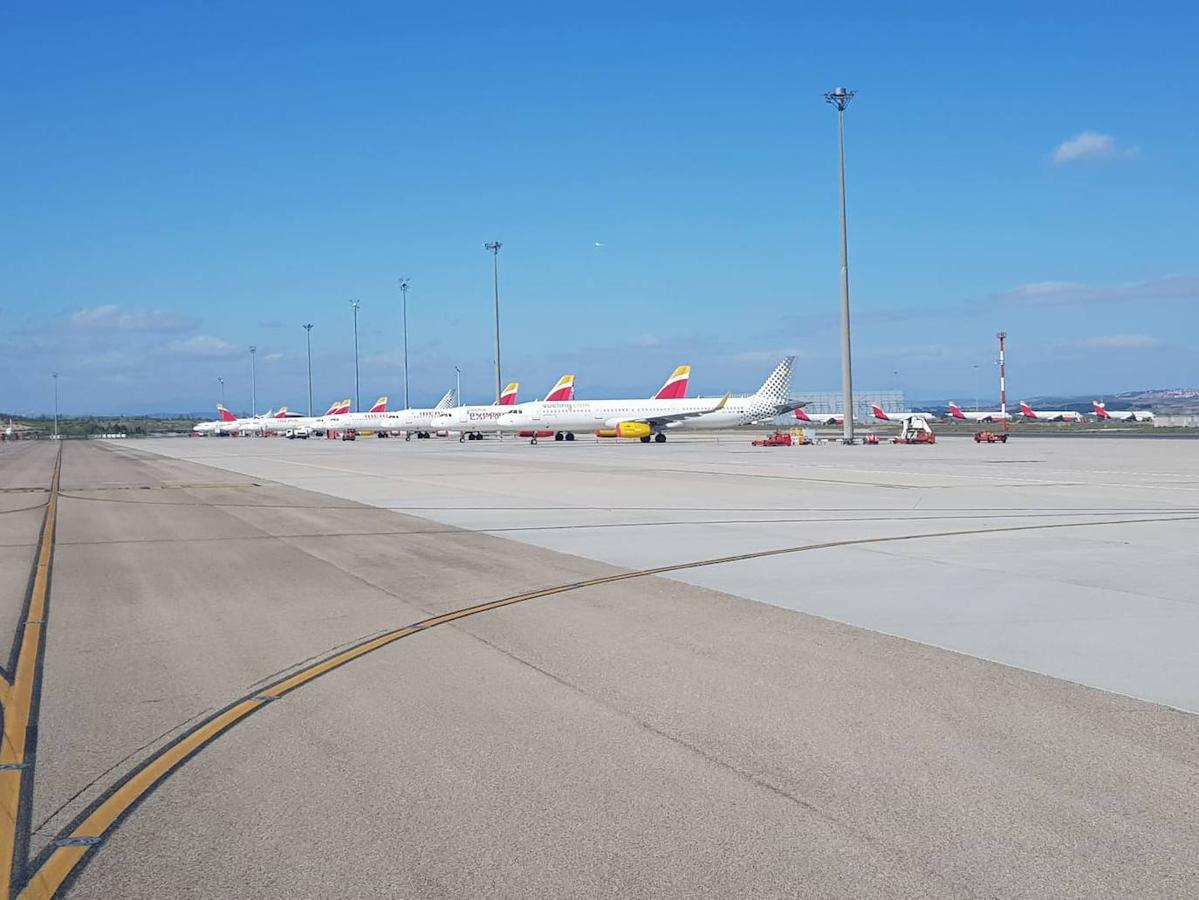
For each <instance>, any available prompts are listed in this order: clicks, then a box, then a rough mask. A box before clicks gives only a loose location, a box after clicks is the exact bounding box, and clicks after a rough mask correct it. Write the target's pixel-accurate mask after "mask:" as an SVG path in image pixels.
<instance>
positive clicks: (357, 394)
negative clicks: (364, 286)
mask: <svg viewBox="0 0 1199 900" xmlns="http://www.w3.org/2000/svg"><path fill="white" fill-rule="evenodd" d="M349 303H350V307H351V308H352V309H353V310H354V412H358V411H359V410H361V409H362V391H361V390H359V388H358V307H360V306H361V305H362V304H361V303H359V302H358V301H357V300H351V301H349Z"/></svg>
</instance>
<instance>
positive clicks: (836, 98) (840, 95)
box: [824, 87, 857, 112]
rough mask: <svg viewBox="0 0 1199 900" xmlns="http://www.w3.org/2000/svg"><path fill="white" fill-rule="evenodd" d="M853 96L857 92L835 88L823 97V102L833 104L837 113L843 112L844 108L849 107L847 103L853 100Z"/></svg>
mask: <svg viewBox="0 0 1199 900" xmlns="http://www.w3.org/2000/svg"><path fill="white" fill-rule="evenodd" d="M855 94H857V91H850V90H846V89H845V88H843V87H835V88H833V89H832V90H831V91H829V92H828V93H827V94H825V95H824V102H825V103H831V104H833V106H835V107H837V110H838V111H839V112H845V107H847V106H849V101H850V100H852V99H853V98H854V95H855Z"/></svg>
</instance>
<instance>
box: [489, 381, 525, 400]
mask: <svg viewBox="0 0 1199 900" xmlns="http://www.w3.org/2000/svg"><path fill="white" fill-rule="evenodd" d="M519 390H520V384H519V382H516V381H514V382H512V383H511V384H510V385H508V386H507V387H506V388H504V389H503V390H502V391H501V392H500V398H499V399H498V400H496V401H495V405H496V406H515V405H516V393H517V391H519Z"/></svg>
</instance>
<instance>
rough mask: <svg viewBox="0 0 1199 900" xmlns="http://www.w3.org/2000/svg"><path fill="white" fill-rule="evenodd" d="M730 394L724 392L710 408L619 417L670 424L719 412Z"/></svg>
mask: <svg viewBox="0 0 1199 900" xmlns="http://www.w3.org/2000/svg"><path fill="white" fill-rule="evenodd" d="M730 396H731V395H730V394H725V395H724V396H723V397H721V398H720V402H719V403H717V404H716V405H715V406H713V407H712V408H711V409H698V410H695V411H694V412H681V413H671V414H669V415H663V416H642V417H640V418H637V417H632V418H628V419H621V421H622V422H644V423H645V424H646V425H651V426H657V427H661V426H663V425H671V424H674V423H675V422H682V421H684V420H686V419H694V418H697V417H699V416H706V415H708V413H714V412H719V411H720V410H722V409H724V407H725V404H726V403H728V402H729V397H730Z"/></svg>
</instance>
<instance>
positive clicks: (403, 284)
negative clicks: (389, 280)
mask: <svg viewBox="0 0 1199 900" xmlns="http://www.w3.org/2000/svg"><path fill="white" fill-rule="evenodd" d="M411 283H412V279H411V278H401V279H400V290H401V291H403V292H404V293H405V294H407V293H408V285H409V284H411Z"/></svg>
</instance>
